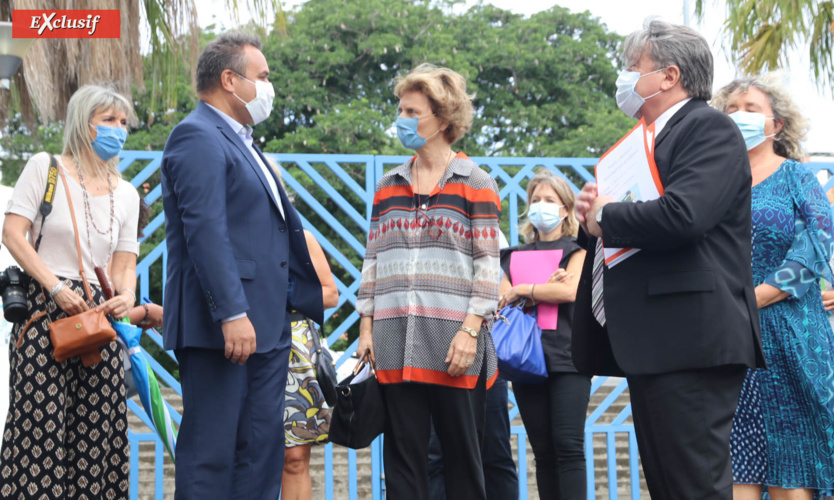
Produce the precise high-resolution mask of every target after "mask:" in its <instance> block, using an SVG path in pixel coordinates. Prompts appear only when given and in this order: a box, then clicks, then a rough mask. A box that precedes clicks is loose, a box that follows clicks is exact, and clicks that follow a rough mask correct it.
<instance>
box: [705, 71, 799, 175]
mask: <svg viewBox="0 0 834 500" xmlns="http://www.w3.org/2000/svg"><path fill="white" fill-rule="evenodd" d="M785 80H786V77H785V74H784V73H782V72H781V71H774V72H771V73H763V74H761V75H756V76H747V77H744V78H738V79H736V80H733V81H732V82H730V83H728V84H727V85H725V86H724V87H722V88H721V89H720V90H719V91H718V93H717V94H715V99H713V100H712V101H711V102H710V104H711V105H712V106H713V107H715V108H717V109H720V110H721V111H723V112H725V113H726V112H727V105H728V104H729V102H730V100H731V98H732V97H733V96H734V95H735V94H736V93H741V94H746V93H747V92H748V91H749V90H750V87H753V88H756V89H759V91H761V92H762V93H763V94H764V95H765V96H766V97H767V102H768V104H770V109H771V110H773V118H775V119H776V120H781V121H782V129H781V130H779V133H777V134H776V137H774V139H773V151H774V152H775V153H776V154H778V155H779V156H784V157H785V158H793V159H794V160H797V161H802V160H803V159H804V158H805V150H804V148H803V146H802V142H803V141H804V140H805V136H806V135H807V134H808V120H806V119H805V117H804V116H802V112H801V111H800V110H799V106H797V105H796V102H794V100H793V98H792V97H791V92H790V90H788V87H787V85H786V82H785Z"/></svg>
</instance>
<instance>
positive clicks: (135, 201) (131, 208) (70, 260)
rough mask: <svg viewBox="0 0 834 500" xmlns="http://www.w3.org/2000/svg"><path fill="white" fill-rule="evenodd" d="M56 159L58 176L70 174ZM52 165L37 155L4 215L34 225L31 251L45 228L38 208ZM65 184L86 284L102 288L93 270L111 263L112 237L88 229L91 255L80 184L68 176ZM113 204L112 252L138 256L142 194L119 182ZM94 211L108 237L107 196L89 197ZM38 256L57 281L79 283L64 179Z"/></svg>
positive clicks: (58, 189) (45, 154)
mask: <svg viewBox="0 0 834 500" xmlns="http://www.w3.org/2000/svg"><path fill="white" fill-rule="evenodd" d="M56 158H57V160H58V168H59V170H60V175H62V176H63V175H65V174H66V169H64V165H63V163H62V162H61V157H60V156H58V155H56ZM49 159H50V157H49V154H47V153H38V154H36V155H34V156H32V158H30V159H29V161H28V162H27V163H26V167H24V169H23V172H22V173H21V174H20V178H19V179H18V180H17V184H15V187H14V193H13V194H12V198H11V200H10V201H9V206H8V207H7V208H6V214H17V215H20V216H22V217H26V218H27V219H29V220H30V221H32V228H31V229H30V233H29V237H30V241H31V242H32V244H33V246H34V242H35V239H36V238H37V237H38V233H40V230H41V225H42V224H43V219H42V217H41V215H40V206H41V202H42V201H43V194H44V190H45V189H46V177H47V174H48V172H49ZM66 180H67V185H68V186H69V189H70V195H71V196H72V204H73V208H74V209H75V219H76V221H77V222H78V236H79V240H80V242H81V252H82V261H83V263H84V271H85V273H86V275H87V280H88V281H89V282H90V283H92V284H96V285H98V284H99V282H98V278H96V275H95V272H94V268H95V265H99V266H103V265H105V264H106V263H107V262H108V261H109V260H110V256H109V255H108V251H109V249H110V235H102V234H100V233H99V232H98V231H96V230H95V229H94V228H93V227H92V224H90V227H89V231H90V234H89V236H90V243H91V245H92V249H90V248H89V245H88V244H87V229H88V228H87V224H86V222H85V217H84V194H83V192H82V191H81V186H80V185H79V184H78V181H76V180H75V179H73V178H72V177H71V176H69V175H67V176H66ZM113 202H114V208H115V217H114V221H113V250H114V251H115V252H131V253H134V254H136V255H139V239H138V236H137V226H138V224H139V193H138V192H137V191H136V188H134V187H133V185H132V184H130V183H129V182H127V181H125V180H124V179H119V182H118V185H117V186H116V190H115V192H114V193H113ZM90 211H91V213H92V217H93V220H94V221H95V224H96V226H97V227H98V228H99V229H103V230H105V231H106V228H107V227H109V224H110V196H109V194H104V195H101V196H90ZM38 255H39V256H40V258H41V260H43V262H44V264H46V267H48V268H49V270H50V271H52V272H53V273H54V274H55V275H56V276H59V277H61V278H67V279H73V280H80V279H81V274H80V273H79V272H78V252H77V251H76V248H75V234H74V231H73V226H72V217H71V215H70V211H69V205H68V203H67V195H66V191H65V190H64V183H63V181H62V180H61V179H60V178H59V179H58V184H57V186H56V189H55V197H54V199H53V200H52V212H51V213H50V214H49V216H48V217H47V218H46V225H45V226H44V229H43V239H42V240H41V246H40V250H39V251H38ZM94 262H95V264H94Z"/></svg>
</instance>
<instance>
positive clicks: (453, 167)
mask: <svg viewBox="0 0 834 500" xmlns="http://www.w3.org/2000/svg"><path fill="white" fill-rule="evenodd" d="M416 159H417V157H416V156H412V157H411V158H410V159H409V160H408V161H407V162H405V163H403V164H402V165H400V166H399V167H397V168H395V169H394V170H392V173H393V174H394V175H399V176H400V177H402V178H403V179H405V180H406V181H408V183H409V184H413V183H414V181H413V180H412V178H411V166H412V165H414V161H415V160H416ZM473 168H474V162H472V160H471V159H470V158H469V157H468V156H466V153H464V152H462V151H458V154H456V155H455V156H454V157H453V158H452V161H451V162H450V163H449V166H448V167H447V168H446V172H445V173H444V174H443V177H441V179H440V182H438V183H437V186H438V187H439V188H440V189H441V190H442V189H443V187H444V186H445V185H446V182H448V181H449V179H451V178H452V176H453V175H460V176H463V177H468V176H469V175H470V174H471V173H472V169H473Z"/></svg>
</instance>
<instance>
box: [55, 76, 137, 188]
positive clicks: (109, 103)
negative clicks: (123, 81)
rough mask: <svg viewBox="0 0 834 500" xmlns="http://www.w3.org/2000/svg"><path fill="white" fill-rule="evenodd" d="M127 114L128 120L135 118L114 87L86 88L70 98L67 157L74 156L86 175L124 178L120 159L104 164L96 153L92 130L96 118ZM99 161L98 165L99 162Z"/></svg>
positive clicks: (67, 124)
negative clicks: (99, 114)
mask: <svg viewBox="0 0 834 500" xmlns="http://www.w3.org/2000/svg"><path fill="white" fill-rule="evenodd" d="M111 108H112V109H113V110H114V111H124V113H125V115H126V116H127V118H128V120H130V119H131V117H132V116H133V106H132V105H131V104H130V101H128V100H127V98H126V97H125V96H123V95H122V94H120V93H118V92H117V91H116V89H115V88H114V87H102V86H100V85H84V86H83V87H81V88H80V89H78V90H76V91H75V93H74V94H73V95H72V97H70V100H69V103H68V104H67V119H66V122H65V123H64V153H63V154H64V155H66V156H71V157H72V158H73V160H75V163H76V165H77V168H79V169H80V170H81V171H82V172H83V173H85V174H91V175H93V176H104V175H107V173H108V172H109V173H110V174H112V175H115V176H117V177H121V174H120V173H119V157H118V155H117V156H116V157H115V158H113V159H111V160H108V161H105V162H104V163H102V162H101V161H100V158H99V157H98V155H97V154H96V152H95V150H94V149H93V145H92V142H93V133H92V127H91V126H90V125H91V123H90V122H92V120H93V116H95V114H96V113H97V112H99V111H106V110H109V109H111ZM97 160H99V161H97Z"/></svg>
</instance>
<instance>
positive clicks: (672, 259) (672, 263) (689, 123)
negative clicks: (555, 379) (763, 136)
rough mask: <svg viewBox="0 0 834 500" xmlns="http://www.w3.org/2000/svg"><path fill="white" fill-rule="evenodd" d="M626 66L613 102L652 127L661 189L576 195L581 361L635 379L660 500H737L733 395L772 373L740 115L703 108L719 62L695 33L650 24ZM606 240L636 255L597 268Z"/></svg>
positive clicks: (635, 407) (577, 351) (583, 366)
mask: <svg viewBox="0 0 834 500" xmlns="http://www.w3.org/2000/svg"><path fill="white" fill-rule="evenodd" d="M623 62H624V66H625V67H626V70H624V71H623V72H622V73H621V75H620V78H619V79H618V81H617V86H618V92H617V103H618V105H619V106H620V108H621V109H622V110H623V111H624V112H626V114H629V115H630V116H633V117H635V118H641V117H642V118H644V119H645V120H646V123H647V124H652V123H654V125H655V134H656V136H655V137H656V139H655V146H654V158H655V162H656V164H657V168H658V171H659V174H660V178H661V181H662V183H663V186H664V189H665V192H664V194H663V196H661V197H660V198H659V199H657V200H653V201H648V202H643V203H639V202H638V203H616V202H613V200H611V199H610V198H605V197H601V196H598V194H597V189H596V186H595V185H594V184H587V185H586V186H585V187H584V188H583V189H582V192H581V193H580V194H579V196H578V199H577V204H576V213H577V216H578V218H579V220H580V222H581V223H582V224H583V229H584V231H585V233H586V235H585V236H586V237H585V238H584V240H585V242H586V246H587V248H588V256H587V258H586V260H585V266H584V268H583V271H582V276H581V279H580V284H579V291H578V293H577V298H576V309H575V316H574V321H573V356H574V363H575V364H576V367H577V368H578V369H579V371H580V372H583V373H586V374H610V375H625V376H626V377H627V378H628V383H629V387H630V394H631V404H632V411H633V416H634V425H635V430H636V432H637V442H638V445H639V448H640V457H641V459H642V463H643V470H644V472H645V475H646V482H647V483H648V486H649V491H650V493H651V496H652V498H653V499H654V500H681V499H728V500H729V499H730V498H732V468H731V463H730V446H729V442H730V430H731V428H732V420H733V414H734V412H735V408H736V405H737V403H738V395H739V391H740V389H741V385H742V382H743V380H744V375H745V373H746V369H747V368H748V367H750V368H753V367H763V366H764V361H763V357H762V352H761V341H760V338H759V319H758V312H757V308H756V297H755V293H754V291H753V278H752V272H751V267H750V257H751V223H750V188H751V174H750V164H749V162H748V158H747V148H746V147H745V145H744V140H743V139H742V136H741V134H740V132H739V130H738V127H737V126H735V124H734V123H733V122H732V120H730V119H729V118H728V117H727V116H726V115H725V114H724V113H721V112H719V111H717V110H714V109H712V108H710V107H709V105H708V104H707V102H706V100H707V99H709V98H710V97H711V89H712V75H713V61H712V54H711V52H710V49H709V45H708V44H707V42H706V40H705V39H704V38H703V37H702V36H701V35H699V34H698V33H697V32H695V31H694V30H692V29H690V28H687V27H684V26H676V25H671V24H667V23H664V22H661V21H658V20H647V22H646V24H645V25H644V28H643V29H642V30H640V31H637V32H635V33H632V34H631V35H630V36H629V37H628V38H627V39H626V41H625V44H624V53H623ZM581 239H582V238H581ZM599 239H601V241H602V243H603V244H604V245H605V246H609V247H611V248H616V247H632V248H639V249H641V251H640V252H638V253H637V254H635V255H633V256H631V257H630V258H628V259H627V260H625V261H624V262H622V263H620V264H618V265H617V266H615V267H613V268H608V267H606V266H604V265H601V263H600V262H599V261H597V266H596V268H597V271H596V272H595V266H594V264H595V257H596V254H597V251H598V250H599V249H601V247H599V246H598V240H599ZM595 278H596V279H595ZM600 285H601V286H600ZM600 298H601V300H600Z"/></svg>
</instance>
